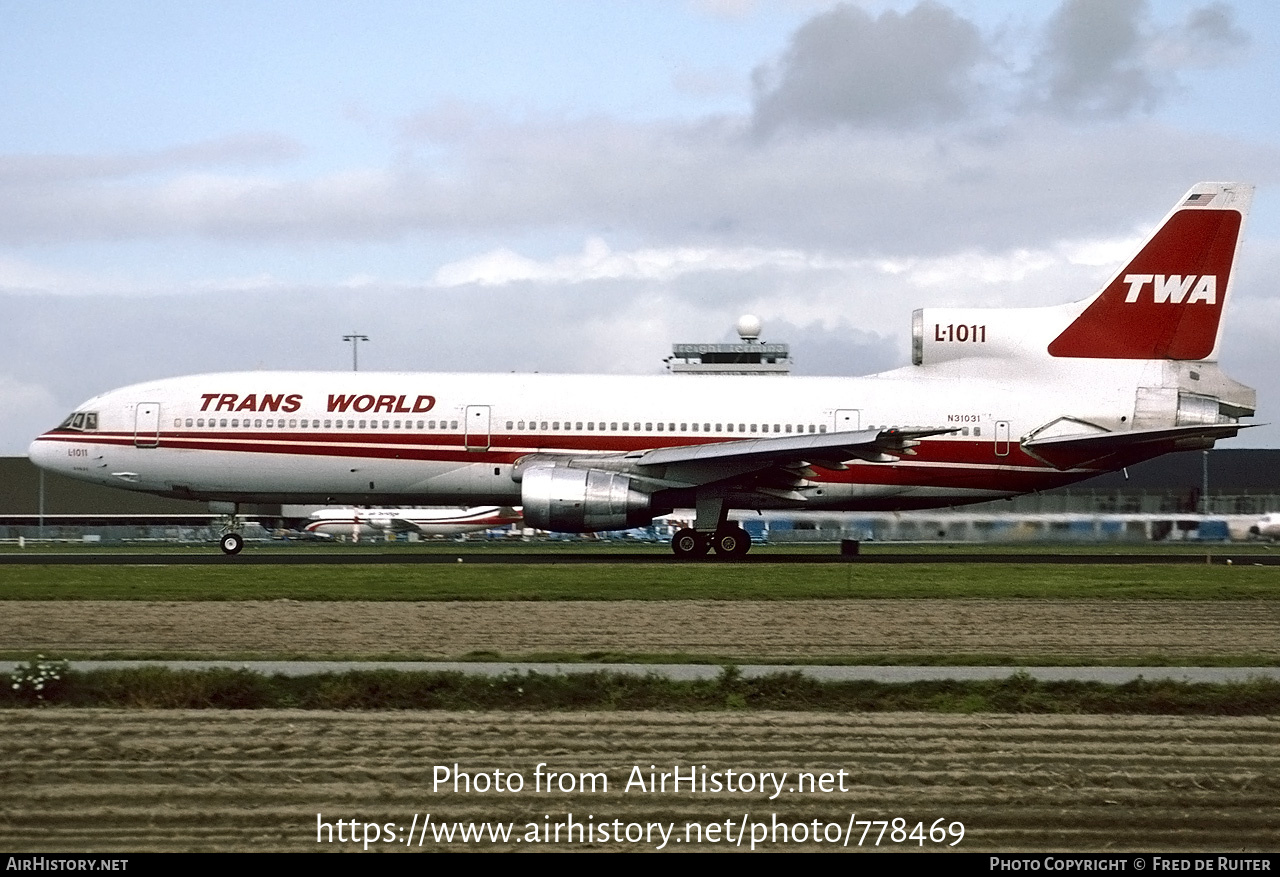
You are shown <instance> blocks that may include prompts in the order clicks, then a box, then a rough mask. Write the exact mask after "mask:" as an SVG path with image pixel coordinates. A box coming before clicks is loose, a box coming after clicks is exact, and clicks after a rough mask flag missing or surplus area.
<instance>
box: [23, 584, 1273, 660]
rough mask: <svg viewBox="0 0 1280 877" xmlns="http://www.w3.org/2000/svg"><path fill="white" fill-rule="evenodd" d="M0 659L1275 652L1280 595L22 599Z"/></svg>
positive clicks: (1091, 656)
mask: <svg viewBox="0 0 1280 877" xmlns="http://www.w3.org/2000/svg"><path fill="white" fill-rule="evenodd" d="M0 649H4V650H8V651H18V652H23V651H29V652H44V653H46V654H63V653H69V652H70V653H77V654H92V653H115V654H120V653H167V654H173V655H190V656H193V657H218V656H225V655H237V656H246V655H253V656H261V657H310V658H324V657H333V656H347V657H360V656H374V655H377V656H403V657H411V658H424V659H432V658H457V657H462V656H465V655H468V654H472V653H490V654H498V655H502V656H506V657H521V656H530V655H538V654H582V655H585V654H591V653H601V652H604V653H624V654H682V655H692V656H697V655H704V656H710V657H719V658H732V659H739V660H740V659H748V658H749V659H758V660H770V659H779V660H806V659H813V660H815V661H818V662H821V661H822V660H823V659H824V658H826V659H830V658H834V657H857V656H860V655H901V656H923V655H932V654H942V655H975V654H980V655H1014V656H1018V657H1020V658H1034V657H1036V656H1047V657H1051V658H1062V657H1070V658H1076V659H1087V660H1092V661H1094V662H1096V663H1099V664H1105V663H1107V661H1108V660H1111V659H1123V658H1133V657H1138V656H1152V655H1159V656H1166V657H1168V658H1170V659H1174V660H1176V659H1194V658H1197V657H1204V656H1227V655H1252V656H1260V657H1263V658H1266V657H1275V656H1280V601H1256V602H1250V601H1139V600H1128V601H1120V600H1117V601H1110V600H1029V599H1020V600H977V599H969V600H938V599H903V600H796V601H749V600H748V601H738V602H729V601H711V600H680V601H670V602H662V601H626V600H617V601H600V602H591V601H573V602H452V603H451V602H422V603H391V602H369V601H364V602H361V601H352V602H341V603H324V602H293V601H288V600H279V601H271V602H230V601H228V602H208V603H198V602H111V601H88V600H83V601H81V600H76V601H71V600H68V601H30V602H24V601H14V602H6V603H5V604H4V611H3V612H0Z"/></svg>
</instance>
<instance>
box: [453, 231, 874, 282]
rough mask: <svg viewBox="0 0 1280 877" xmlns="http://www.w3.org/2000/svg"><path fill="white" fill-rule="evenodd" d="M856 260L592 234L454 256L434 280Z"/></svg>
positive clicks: (579, 277)
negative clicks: (571, 246) (616, 243)
mask: <svg viewBox="0 0 1280 877" xmlns="http://www.w3.org/2000/svg"><path fill="white" fill-rule="evenodd" d="M852 264H854V263H850V262H848V261H843V262H842V261H840V260H832V259H826V258H823V257H821V256H819V255H814V254H808V253H804V252H802V251H800V250H763V249H758V248H750V247H748V248H739V249H729V248H707V247H704V248H696V247H677V248H673V249H659V248H646V249H639V250H632V251H623V252H619V251H615V250H613V249H611V248H610V247H609V245H608V243H606V242H605V241H604V240H603V239H602V238H598V237H592V238H589V239H588V240H587V241H586V243H585V244H584V246H583V249H582V252H581V253H575V254H573V255H566V256H558V257H555V258H553V259H550V260H545V261H539V260H537V259H531V258H528V257H525V256H521V255H520V254H518V253H515V252H513V251H511V250H508V249H505V248H504V249H498V250H493V251H490V252H488V253H482V254H480V255H478V256H474V257H471V258H468V259H462V260H459V261H457V262H450V263H449V264H447V265H444V266H442V267H441V268H440V269H439V270H438V271H437V272H436V274H435V277H434V279H433V283H434V285H436V286H446V287H447V286H462V285H465V284H478V285H481V286H502V285H506V284H509V283H513V282H518V281H536V282H538V283H585V282H588V281H592V280H606V279H608V280H657V281H669V280H673V279H675V278H676V277H680V276H682V275H685V274H691V273H700V272H712V271H739V272H742V271H752V270H756V269H759V268H765V267H771V268H775V269H779V270H795V271H803V270H811V269H823V268H837V267H845V268H847V267H849V266H850V265H852Z"/></svg>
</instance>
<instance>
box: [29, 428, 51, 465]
mask: <svg viewBox="0 0 1280 877" xmlns="http://www.w3.org/2000/svg"><path fill="white" fill-rule="evenodd" d="M55 444H56V442H51V441H49V440H48V439H46V438H44V436H40V437H39V438H37V439H36V440H35V441H33V442H32V443H31V446H30V447H28V448H27V459H29V460H30V461H31V462H32V463H34V464H35V465H37V466H39V467H40V468H41V469H54V468H56V466H55V464H54V459H55V458H54V452H55V451H56V448H55V447H54V445H55Z"/></svg>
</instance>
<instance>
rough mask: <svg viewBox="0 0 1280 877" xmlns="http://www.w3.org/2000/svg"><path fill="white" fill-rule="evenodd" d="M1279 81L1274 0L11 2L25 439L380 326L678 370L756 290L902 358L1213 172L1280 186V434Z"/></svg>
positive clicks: (14, 281)
mask: <svg viewBox="0 0 1280 877" xmlns="http://www.w3.org/2000/svg"><path fill="white" fill-rule="evenodd" d="M1278 83H1280V6H1278V5H1277V4H1274V3H1272V2H1269V0H1249V2H1245V0H1239V2H1229V0H1227V2H1198V0H1190V2H1182V0H1161V2H1143V0H1061V2H1053V0H1050V2H1037V3H1026V2H1020V0H1007V2H995V0H993V2H981V0H948V2H944V0H938V2H928V0H927V2H918V3H917V2H855V3H843V4H831V3H825V2H809V0H774V2H766V0H643V2H640V0H637V2H629V0H610V2H608V3H599V2H585V0H583V2H571V0H564V2H549V0H512V2H497V0H466V2H448V0H434V2H396V0H379V2H375V3H357V2H326V0H307V2H288V0H276V2H272V3H261V2H256V0H243V2H237V0H219V2H198V0H186V2H174V3H163V4H157V3H153V2H118V0H97V2H88V0H85V2H59V0H47V2H40V3H30V2H21V0H0V118H3V119H4V120H5V122H6V124H3V125H0V308H3V311H2V313H3V314H4V315H5V316H4V320H3V324H2V325H3V327H4V328H3V330H2V334H0V454H6V455H7V454H22V453H25V450H26V447H27V445H28V443H29V442H30V441H31V439H32V438H33V437H34V436H35V435H37V434H38V433H39V432H41V431H43V430H44V429H47V428H48V427H50V426H52V425H54V424H55V423H57V422H58V421H59V420H61V419H62V417H64V416H65V414H66V413H67V412H69V411H71V410H72V409H73V408H74V407H75V406H76V405H77V404H79V403H80V402H82V401H83V400H84V399H86V398H88V397H89V396H92V395H94V394H96V393H98V392H102V391H104V390H108V389H112V388H114V387H118V386H122V385H126V384H131V383H135V382H140V381H145V380H148V379H152V378H157V377H168V376H174V375H181V374H194V373H200V372H211V371H231V370H253V369H347V368H349V367H350V362H351V346H350V344H349V343H347V342H344V341H343V340H342V336H343V335H350V334H353V333H359V334H363V335H366V336H368V337H369V339H370V340H369V341H368V342H367V343H363V344H362V345H361V348H360V363H361V370H374V369H377V370H390V371H417V370H424V371H427V370H431V371H446V370H448V371H455V370H456V371H494V372H512V371H541V372H603V373H614V374H634V373H640V374H655V373H659V372H661V371H662V370H663V364H662V361H663V359H664V358H665V357H666V356H668V355H669V354H670V350H671V345H672V343H674V342H695V341H696V342H700V341H718V340H733V339H734V338H735V337H736V336H735V335H734V333H733V325H734V323H735V321H736V319H737V318H738V316H740V315H742V314H745V313H753V314H756V315H758V316H759V317H760V318H761V319H762V320H763V323H764V330H765V331H764V340H767V341H784V342H787V343H789V344H790V345H791V349H792V355H793V358H794V359H795V361H796V367H795V371H796V373H798V374H833V375H856V374H867V373H871V372H875V371H881V370H885V369H889V368H895V367H898V366H901V365H905V364H907V363H908V362H909V357H910V340H909V336H910V315H911V311H912V310H913V309H914V308H917V307H925V306H938V307H953V306H971V307H982V306H992V307H1016V306H1031V305H1042V304H1043V305H1048V304H1057V303H1061V302H1067V301H1074V300H1079V299H1082V298H1086V297H1088V296H1089V295H1091V294H1092V293H1093V292H1094V291H1095V290H1096V289H1097V288H1098V286H1099V285H1100V284H1101V283H1102V282H1103V281H1105V280H1106V279H1107V278H1108V276H1109V275H1110V273H1111V272H1112V271H1114V270H1115V269H1116V268H1117V267H1119V265H1118V263H1119V262H1121V261H1122V260H1123V259H1124V258H1126V256H1127V255H1129V253H1130V252H1131V251H1132V249H1133V248H1134V246H1135V245H1136V244H1137V243H1138V242H1139V241H1140V240H1141V238H1142V237H1143V236H1144V235H1145V234H1146V233H1147V232H1149V231H1150V230H1151V228H1152V227H1153V225H1154V224H1155V223H1157V222H1158V221H1159V219H1160V218H1161V217H1162V216H1163V215H1164V214H1165V213H1166V212H1167V211H1168V210H1169V209H1170V208H1172V207H1173V205H1174V204H1175V202H1176V201H1177V199H1178V197H1179V196H1180V195H1182V194H1183V193H1184V192H1185V191H1186V190H1187V189H1188V188H1190V186H1191V185H1192V184H1194V183H1196V182H1198V181H1200V180H1239V181H1244V182H1249V183H1253V184H1255V185H1256V186H1257V187H1258V190H1257V196H1256V200H1255V204H1254V210H1253V213H1252V215H1251V217H1250V219H1249V224H1248V226H1247V229H1246V237H1245V242H1244V246H1243V249H1242V253H1241V260H1240V262H1239V264H1238V266H1237V276H1236V285H1235V289H1234V292H1233V300H1232V302H1231V309H1230V310H1229V311H1228V313H1227V316H1226V328H1225V336H1224V341H1223V347H1222V364H1223V366H1224V368H1225V369H1226V370H1227V372H1228V373H1229V374H1230V375H1231V376H1233V377H1234V378H1236V379H1237V380H1240V381H1242V382H1244V383H1246V384H1248V385H1250V386H1254V387H1256V388H1257V389H1258V394H1259V417H1258V420H1259V421H1262V422H1270V423H1271V424H1272V425H1269V426H1263V427H1260V428H1257V429H1252V430H1248V431H1246V433H1244V434H1243V435H1242V436H1241V437H1240V438H1238V439H1236V440H1233V441H1232V442H1231V443H1229V446H1234V447H1277V446H1280V373H1278V372H1277V369H1276V368H1275V357H1274V356H1273V351H1274V350H1275V348H1276V343H1277V341H1278V340H1280V290H1276V289H1275V288H1274V286H1273V284H1272V283H1270V282H1269V280H1270V278H1271V277H1273V276H1275V274H1276V271H1277V269H1278V268H1280V88H1277V84H1278ZM673 380H678V379H677V378H673Z"/></svg>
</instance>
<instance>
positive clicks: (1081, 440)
mask: <svg viewBox="0 0 1280 877" xmlns="http://www.w3.org/2000/svg"><path fill="white" fill-rule="evenodd" d="M1257 425H1258V424H1240V423H1222V424H1213V425H1206V424H1197V425H1194V426H1174V427H1170V428H1168V429H1135V430H1130V431H1128V432H1104V433H1093V434H1090V435H1074V436H1071V435H1065V436H1054V437H1052V438H1044V439H1031V440H1029V441H1024V442H1023V443H1022V449H1023V450H1024V451H1026V452H1027V453H1028V454H1030V455H1031V456H1033V457H1035V458H1036V459H1039V460H1043V461H1044V462H1046V463H1048V464H1049V465H1050V466H1052V467H1054V468H1055V469H1080V468H1089V469H1108V470H1110V469H1119V468H1121V467H1122V466H1128V465H1130V464H1132V463H1138V462H1141V461H1142V460H1149V459H1151V458H1152V457H1156V456H1159V455H1160V454H1168V453H1171V452H1173V451H1198V450H1204V449H1206V448H1211V447H1213V443H1214V442H1215V441H1217V440H1218V439H1224V438H1231V437H1232V436H1234V435H1236V434H1237V433H1238V432H1239V431H1240V430H1242V429H1247V428H1248V427H1250V426H1257Z"/></svg>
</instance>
